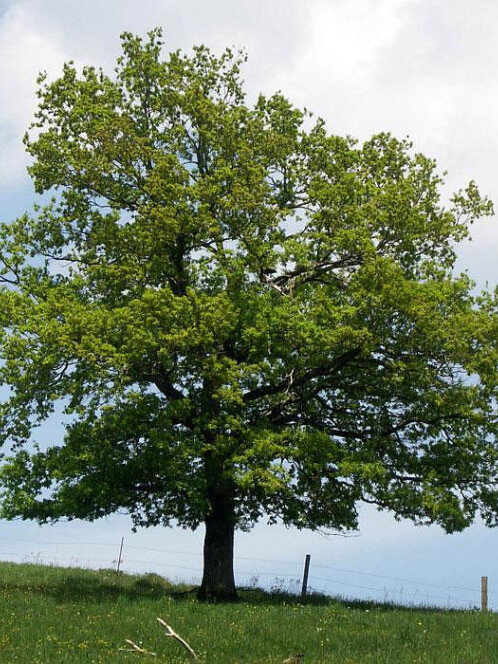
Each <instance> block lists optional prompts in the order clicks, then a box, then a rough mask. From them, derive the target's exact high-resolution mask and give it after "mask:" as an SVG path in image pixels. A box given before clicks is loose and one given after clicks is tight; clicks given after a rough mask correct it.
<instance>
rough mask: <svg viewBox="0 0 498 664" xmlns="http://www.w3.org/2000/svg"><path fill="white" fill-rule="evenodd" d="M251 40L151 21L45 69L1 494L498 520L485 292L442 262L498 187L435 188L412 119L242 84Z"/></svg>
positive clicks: (9, 260)
mask: <svg viewBox="0 0 498 664" xmlns="http://www.w3.org/2000/svg"><path fill="white" fill-rule="evenodd" d="M243 61H244V55H243V54H239V53H232V52H231V51H229V50H228V51H226V52H225V53H224V54H222V55H221V56H220V57H216V56H214V55H213V54H212V53H211V52H210V51H209V50H208V49H207V48H205V47H198V48H196V49H194V52H193V55H192V56H191V57H188V56H185V55H183V54H182V53H180V52H176V53H172V54H170V55H169V57H168V58H167V59H166V60H163V59H162V56H161V35H160V32H159V31H153V32H151V33H150V34H149V37H148V39H147V40H142V39H140V38H138V37H134V36H133V35H131V34H124V35H123V55H122V56H121V57H120V58H119V59H118V62H117V66H116V70H115V73H114V75H112V76H108V75H107V74H105V73H104V72H103V71H101V70H99V69H95V68H92V67H87V68H84V69H83V70H82V72H78V71H77V70H76V69H75V67H74V66H73V64H71V63H69V64H67V65H66V66H65V67H64V71H63V74H62V76H61V77H60V78H59V79H57V80H55V81H52V82H50V81H48V80H47V78H46V77H45V76H43V75H42V76H41V77H40V81H39V84H40V88H39V93H38V94H39V109H38V112H37V114H36V118H35V122H34V124H33V126H32V128H31V132H30V133H29V134H28V135H27V136H26V139H25V143H26V147H27V150H28V152H29V153H30V155H31V157H32V159H33V161H32V165H31V167H30V173H31V175H32V177H33V180H34V184H35V187H36V190H37V191H38V192H40V193H43V192H52V194H53V199H52V200H51V202H49V203H48V204H47V205H45V206H42V207H40V208H38V209H37V210H35V213H34V214H33V215H24V216H22V217H21V218H20V219H18V220H15V221H13V222H11V223H4V224H2V225H1V227H0V278H1V279H2V280H3V284H4V285H3V288H2V290H1V292H0V300H1V306H0V322H1V325H2V334H1V343H0V353H1V357H2V364H1V366H0V380H1V381H2V383H3V384H4V385H6V386H8V388H9V395H8V398H6V400H5V402H4V403H3V404H2V407H1V412H0V415H1V420H0V425H1V432H2V433H1V435H2V439H3V441H4V443H5V444H6V445H7V447H8V446H9V445H11V451H10V452H9V451H7V456H6V457H5V459H4V463H3V466H2V470H1V484H2V485H3V491H4V492H3V500H2V511H1V514H2V516H3V517H6V518H14V517H17V516H22V517H24V518H32V519H38V520H39V521H41V522H44V521H50V520H54V519H58V518H62V517H68V518H86V519H94V518H98V517H100V516H102V515H105V514H110V513H112V512H115V511H117V510H125V511H127V512H129V513H130V514H131V516H132V518H133V519H134V522H135V524H136V525H153V524H159V523H163V524H166V525H167V524H169V523H171V521H172V520H174V521H176V522H178V523H179V524H181V525H182V526H185V527H192V528H195V527H197V526H198V525H199V524H200V523H201V522H203V521H205V519H206V516H207V515H208V514H209V513H210V511H211V510H212V509H214V508H213V504H214V503H213V500H214V498H213V496H215V495H217V494H216V492H220V491H222V490H223V491H224V492H225V493H224V495H225V496H226V497H227V500H228V498H230V500H231V501H232V503H233V504H232V508H231V509H232V512H233V519H234V522H235V524H236V525H237V526H238V527H249V526H250V525H251V524H252V523H254V522H255V521H256V520H257V519H259V518H261V517H263V516H264V517H266V518H268V519H269V520H270V521H274V520H275V519H282V520H283V521H284V522H285V523H288V524H294V525H297V526H298V527H303V528H305V527H306V528H316V527H320V526H325V527H330V528H337V529H342V528H345V529H348V528H354V527H355V526H356V523H357V512H356V505H357V503H358V501H361V500H364V501H368V502H373V503H375V504H377V505H379V506H380V507H381V508H384V509H389V510H392V511H393V512H394V513H395V515H397V516H399V517H409V518H411V519H414V520H415V521H417V522H420V523H429V522H437V523H440V524H441V525H442V526H443V527H444V528H446V529H447V530H449V531H451V530H458V529H461V528H463V527H465V526H466V525H468V524H469V523H470V521H471V520H472V519H473V518H474V517H475V515H476V514H478V513H480V514H482V515H483V516H484V518H485V519H486V521H487V522H488V523H489V524H490V525H495V524H496V515H497V512H498V509H497V507H498V502H497V501H498V494H497V491H496V477H497V470H498V466H497V448H496V438H495V436H496V421H497V420H496V391H497V357H498V355H497V353H498V349H497V339H498V317H497V306H496V297H495V294H492V293H483V294H481V295H476V294H475V293H474V288H473V284H472V282H471V281H470V279H469V278H468V277H467V276H466V275H455V274H454V273H453V267H454V262H455V244H456V243H457V242H458V241H460V240H462V239H463V238H465V237H467V235H468V232H469V226H470V224H471V223H472V222H473V220H474V219H476V218H477V217H480V216H483V215H487V214H490V213H491V205H490V203H489V202H488V201H487V200H486V199H483V198H481V197H480V195H479V193H478V190H477V188H476V186H475V184H473V183H471V184H470V185H469V187H468V188H467V190H466V191H463V192H459V193H458V194H457V195H455V196H454V197H453V199H452V201H451V204H450V206H449V207H448V208H444V207H443V206H442V204H441V201H440V194H439V189H440V185H441V183H442V180H441V178H440V176H439V175H438V174H437V171H436V165H435V162H434V161H433V160H431V159H428V158H426V157H424V156H423V155H420V154H415V153H414V152H413V150H412V145H411V144H410V142H409V141H406V140H397V139H396V138H394V137H392V136H391V135H389V134H381V135H378V136H375V137H373V138H372V139H371V140H369V141H367V142H366V143H365V144H363V145H361V146H358V144H357V143H356V142H355V141H354V140H352V139H350V138H341V137H338V136H332V135H330V134H328V133H327V130H326V128H325V125H324V123H323V121H322V120H320V119H318V120H313V119H312V118H311V117H310V116H309V114H308V113H305V112H302V111H300V110H298V109H295V108H294V107H293V106H292V105H291V104H290V103H289V102H288V101H287V100H286V99H285V98H284V97H283V96H282V95H281V94H276V95H274V96H272V97H269V98H266V97H263V96H261V97H260V98H259V99H257V101H256V102H255V104H254V105H252V106H251V105H249V104H248V103H247V102H246V99H245V95H244V91H243V88H242V83H241V79H240V67H241V65H242V64H243ZM56 405H57V407H58V408H62V410H63V417H64V422H65V431H66V433H65V437H64V440H63V441H62V442H60V441H51V442H50V444H44V445H40V447H38V448H36V447H35V448H34V449H33V447H32V441H33V439H36V427H37V425H39V424H40V423H42V422H43V421H44V420H46V419H47V418H48V417H49V416H51V415H52V414H53V413H54V408H55V407H56ZM39 442H40V443H41V441H39Z"/></svg>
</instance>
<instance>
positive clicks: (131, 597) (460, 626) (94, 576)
mask: <svg viewBox="0 0 498 664" xmlns="http://www.w3.org/2000/svg"><path fill="white" fill-rule="evenodd" d="M0 609H1V610H0V661H1V662H8V663H10V662H25V663H26V664H27V663H29V664H37V663H44V664H46V663H48V662H50V663H52V662H54V663H58V662H70V663H72V664H74V663H77V662H87V663H95V664H97V663H102V664H114V663H117V662H120V663H122V664H126V663H128V662H135V663H136V662H147V661H149V662H170V663H175V662H176V663H180V662H189V661H193V660H192V659H191V658H190V656H189V654H188V653H187V651H186V650H185V649H184V648H182V646H181V645H180V644H179V643H178V642H177V641H176V640H174V639H172V638H167V637H166V636H165V634H164V630H163V629H161V628H160V626H159V625H158V624H157V621H156V618H157V617H158V616H159V617H161V618H162V619H164V620H165V621H166V622H167V623H168V624H170V625H171V626H172V628H173V629H174V630H175V631H176V632H177V633H178V634H179V635H180V636H182V637H183V638H184V639H185V640H186V641H187V642H188V643H189V644H190V645H191V647H192V648H193V649H194V650H195V651H196V653H197V655H198V658H199V661H200V662H202V663H203V664H214V663H215V664H238V663H240V664H243V663H248V664H249V663H252V664H263V663H266V664H275V663H280V662H283V661H284V660H285V659H286V658H288V657H290V656H292V655H295V654H298V653H303V654H304V660H303V664H315V663H318V662H321V663H323V662H330V663H335V662H337V663H339V662H340V663H341V664H352V663H353V662H354V663H357V662H358V663H359V662H365V663H367V662H368V663H370V664H373V663H375V664H386V663H391V662H392V663H393V664H405V663H408V662H410V663H413V662H417V663H431V664H447V663H450V662H451V663H454V664H493V663H494V662H496V663H497V664H498V615H496V614H492V613H487V614H482V613H480V612H477V611H448V610H446V611H445V610H440V609H430V608H426V607H421V608H406V607H396V606H393V605H377V604H369V603H365V602H353V601H350V602H348V601H347V600H344V599H343V600H340V599H334V598H326V597H321V596H311V597H309V598H308V599H307V600H306V603H301V602H300V601H299V599H298V598H296V597H293V596H291V595H286V594H284V593H264V592H262V591H257V590H247V591H242V592H241V600H240V601H239V602H238V603H236V604H201V603H199V602H197V601H196V600H195V598H194V595H193V594H192V593H191V592H189V589H188V588H181V587H178V586H172V585H170V584H169V583H168V582H167V581H166V580H165V579H162V578H161V577H158V576H156V575H152V574H151V575H145V576H131V575H125V574H122V575H119V576H117V575H116V572H115V571H112V570H101V571H98V572H97V571H89V570H81V569H65V568H56V567H47V566H42V565H17V564H13V563H0ZM126 639H130V640H131V641H133V642H134V643H136V644H137V645H139V646H140V647H141V648H143V649H146V650H147V651H149V652H154V653H156V657H153V656H151V655H147V654H140V653H137V652H126V651H123V650H120V648H127V647H129V646H127V643H126Z"/></svg>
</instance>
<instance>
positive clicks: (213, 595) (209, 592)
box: [197, 586, 239, 604]
mask: <svg viewBox="0 0 498 664" xmlns="http://www.w3.org/2000/svg"><path fill="white" fill-rule="evenodd" d="M197 599H198V600H199V601H200V602H212V603H213V604H214V603H216V602H237V601H238V599H239V596H238V594H237V590H235V589H234V590H226V589H224V588H206V587H204V586H200V588H199V590H198V591H197Z"/></svg>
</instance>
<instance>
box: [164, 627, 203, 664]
mask: <svg viewBox="0 0 498 664" xmlns="http://www.w3.org/2000/svg"><path fill="white" fill-rule="evenodd" d="M157 622H158V623H159V624H160V625H161V627H164V629H165V630H166V636H171V637H172V638H173V639H176V640H177V641H178V642H179V643H181V644H182V646H183V647H184V648H186V649H187V650H188V652H189V653H190V656H191V657H192V658H193V659H198V657H197V655H196V654H195V652H194V651H193V650H192V648H191V647H190V646H189V644H188V643H187V642H186V641H185V640H184V639H182V637H181V636H178V634H177V633H176V632H175V631H174V630H173V629H172V628H171V627H170V626H169V625H168V623H166V622H164V620H163V619H162V618H158V619H157Z"/></svg>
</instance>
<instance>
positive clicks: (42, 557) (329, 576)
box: [0, 537, 498, 610]
mask: <svg viewBox="0 0 498 664" xmlns="http://www.w3.org/2000/svg"><path fill="white" fill-rule="evenodd" d="M9 543H10V544H11V545H12V546H14V549H15V550H12V549H11V550H10V551H8V550H7V549H8V548H9V546H8V545H9ZM27 544H31V545H35V547H33V546H31V547H29V548H28V547H27V546H26V545H27ZM21 545H22V548H23V550H20V546H21ZM44 547H45V550H43V549H44ZM64 547H68V548H69V549H70V550H72V551H75V550H77V551H78V554H77V555H74V553H73V554H72V555H61V548H62V549H63V548H64ZM0 548H1V549H2V550H0V560H4V561H6V560H9V561H14V562H31V563H41V564H55V565H61V566H69V567H71V566H73V567H88V568H109V567H112V568H114V569H116V571H123V572H129V573H144V572H156V573H158V574H161V575H163V576H165V577H168V578H170V579H171V580H173V581H186V582H189V583H194V584H195V583H199V581H200V577H201V573H202V561H201V557H200V555H199V552H195V553H194V552H192V551H182V550H177V549H167V548H154V547H144V546H137V545H136V544H129V543H127V541H126V538H124V537H123V538H121V539H120V540H119V541H114V542H111V541H109V542H103V541H101V542H92V541H81V542H74V541H53V540H50V541H48V540H39V539H26V540H24V539H18V538H16V539H12V540H6V539H4V540H3V544H2V546H0ZM30 549H31V550H30ZM158 557H160V559H158ZM303 568H304V571H303ZM235 575H236V580H237V584H238V585H239V586H253V587H256V586H258V587H262V588H267V589H270V588H272V589H279V590H287V591H289V592H294V593H296V594H298V593H303V592H304V593H305V592H306V591H307V592H320V593H324V594H327V595H333V596H341V597H343V598H344V597H347V598H348V599H350V600H355V599H362V600H374V601H383V602H393V603H397V604H404V605H428V606H442V607H445V608H460V609H471V608H473V609H476V608H482V609H483V610H487V609H488V608H491V609H493V608H495V607H496V608H498V593H497V592H493V591H492V590H489V589H488V578H487V577H481V578H479V577H477V578H476V584H475V587H471V586H470V585H468V586H466V585H445V584H442V583H441V584H440V583H434V582H433V581H424V580H421V579H419V578H417V579H415V578H411V579H410V578H407V577H406V578H405V577H398V576H390V575H387V574H380V573H376V572H374V571H365V570H359V569H353V568H344V567H335V566H332V565H325V564H321V563H316V562H315V561H313V560H312V558H311V556H307V557H306V559H305V560H302V559H301V560H293V561H289V560H279V559H278V558H251V557H243V556H235ZM488 602H489V606H488Z"/></svg>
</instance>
